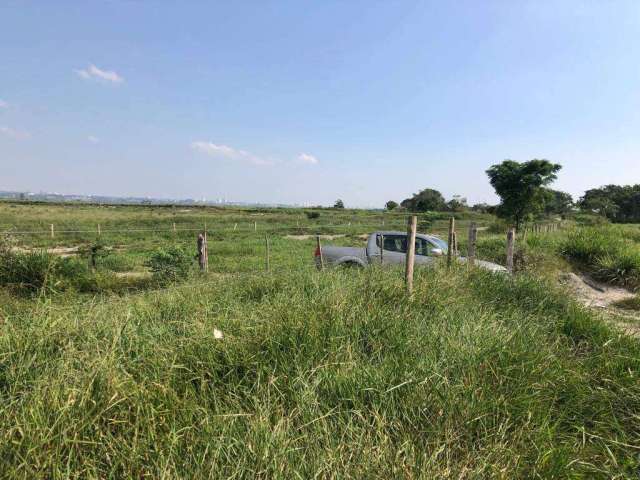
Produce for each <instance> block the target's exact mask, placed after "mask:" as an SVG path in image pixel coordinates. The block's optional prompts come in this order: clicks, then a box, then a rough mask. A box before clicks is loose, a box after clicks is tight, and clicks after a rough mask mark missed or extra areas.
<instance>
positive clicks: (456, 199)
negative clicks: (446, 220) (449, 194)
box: [447, 195, 469, 212]
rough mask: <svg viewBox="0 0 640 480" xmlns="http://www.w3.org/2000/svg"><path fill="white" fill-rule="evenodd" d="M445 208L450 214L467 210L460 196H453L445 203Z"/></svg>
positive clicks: (464, 201)
mask: <svg viewBox="0 0 640 480" xmlns="http://www.w3.org/2000/svg"><path fill="white" fill-rule="evenodd" d="M447 208H448V209H449V210H451V211H452V212H463V211H465V210H466V209H467V208H469V206H468V205H467V199H466V198H464V197H462V196H460V195H454V196H453V198H452V199H451V200H449V201H448V202H447Z"/></svg>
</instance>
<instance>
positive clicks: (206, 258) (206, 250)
mask: <svg viewBox="0 0 640 480" xmlns="http://www.w3.org/2000/svg"><path fill="white" fill-rule="evenodd" d="M204 271H205V272H208V271H209V242H208V241H207V231H206V230H205V231H204Z"/></svg>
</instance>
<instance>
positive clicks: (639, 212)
mask: <svg viewBox="0 0 640 480" xmlns="http://www.w3.org/2000/svg"><path fill="white" fill-rule="evenodd" d="M561 169H562V166H561V165H559V164H554V163H551V162H549V161H548V160H544V159H533V160H529V161H528V162H522V163H520V162H516V161H513V160H505V161H504V162H502V163H499V164H496V165H493V166H492V167H490V168H489V169H488V170H487V172H486V173H487V176H488V177H489V182H490V183H491V185H492V186H493V188H494V189H495V191H496V193H497V194H498V196H499V197H500V203H499V204H498V205H488V204H486V203H479V204H475V205H472V206H469V205H468V204H467V199H466V198H464V197H462V196H460V195H455V196H454V197H453V198H452V199H451V200H449V201H447V200H446V199H445V198H444V196H443V195H442V194H441V193H440V192H439V191H438V190H435V189H432V188H425V189H424V190H421V191H420V192H418V193H415V194H413V196H411V197H410V198H406V199H405V200H403V201H402V202H400V204H398V203H396V202H395V201H393V200H390V201H388V202H387V203H386V205H385V207H386V208H387V210H395V209H400V208H401V209H405V210H407V211H410V212H427V211H436V212H464V211H467V210H471V211H476V212H482V213H492V214H495V215H497V216H498V217H500V218H503V219H505V220H507V221H509V222H511V223H512V224H513V225H515V226H516V227H517V228H520V227H521V226H522V225H523V224H525V223H527V222H530V221H533V220H537V219H541V218H544V217H551V216H556V217H557V216H560V217H565V216H567V215H569V214H573V213H578V212H582V213H588V214H596V215H601V216H602V217H606V218H607V219H608V220H610V221H612V222H617V223H640V185H628V186H620V185H607V186H604V187H601V188H594V189H591V190H587V191H586V192H585V194H584V196H583V197H581V198H580V199H579V200H578V201H577V202H574V200H573V198H572V197H571V195H570V194H568V193H566V192H562V191H559V190H554V189H552V188H550V187H549V185H550V184H551V183H553V182H554V181H555V180H556V179H557V173H558V172H559V171H560V170H561Z"/></svg>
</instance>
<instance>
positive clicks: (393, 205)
mask: <svg viewBox="0 0 640 480" xmlns="http://www.w3.org/2000/svg"><path fill="white" fill-rule="evenodd" d="M384 208H386V209H387V210H395V209H396V208H398V203H397V202H394V201H393V200H389V201H388V202H387V203H385V204H384Z"/></svg>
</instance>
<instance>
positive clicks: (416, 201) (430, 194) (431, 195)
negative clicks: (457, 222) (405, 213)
mask: <svg viewBox="0 0 640 480" xmlns="http://www.w3.org/2000/svg"><path fill="white" fill-rule="evenodd" d="M400 205H401V206H402V207H404V208H406V209H407V210H410V211H412V212H427V211H430V210H435V211H440V212H442V211H445V210H446V209H447V204H446V203H445V201H444V197H443V196H442V194H441V193H440V192H439V191H437V190H433V189H431V188H425V189H424V190H421V191H420V192H419V193H414V194H413V196H412V197H411V198H407V199H405V200H403V201H402V202H401V203H400Z"/></svg>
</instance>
